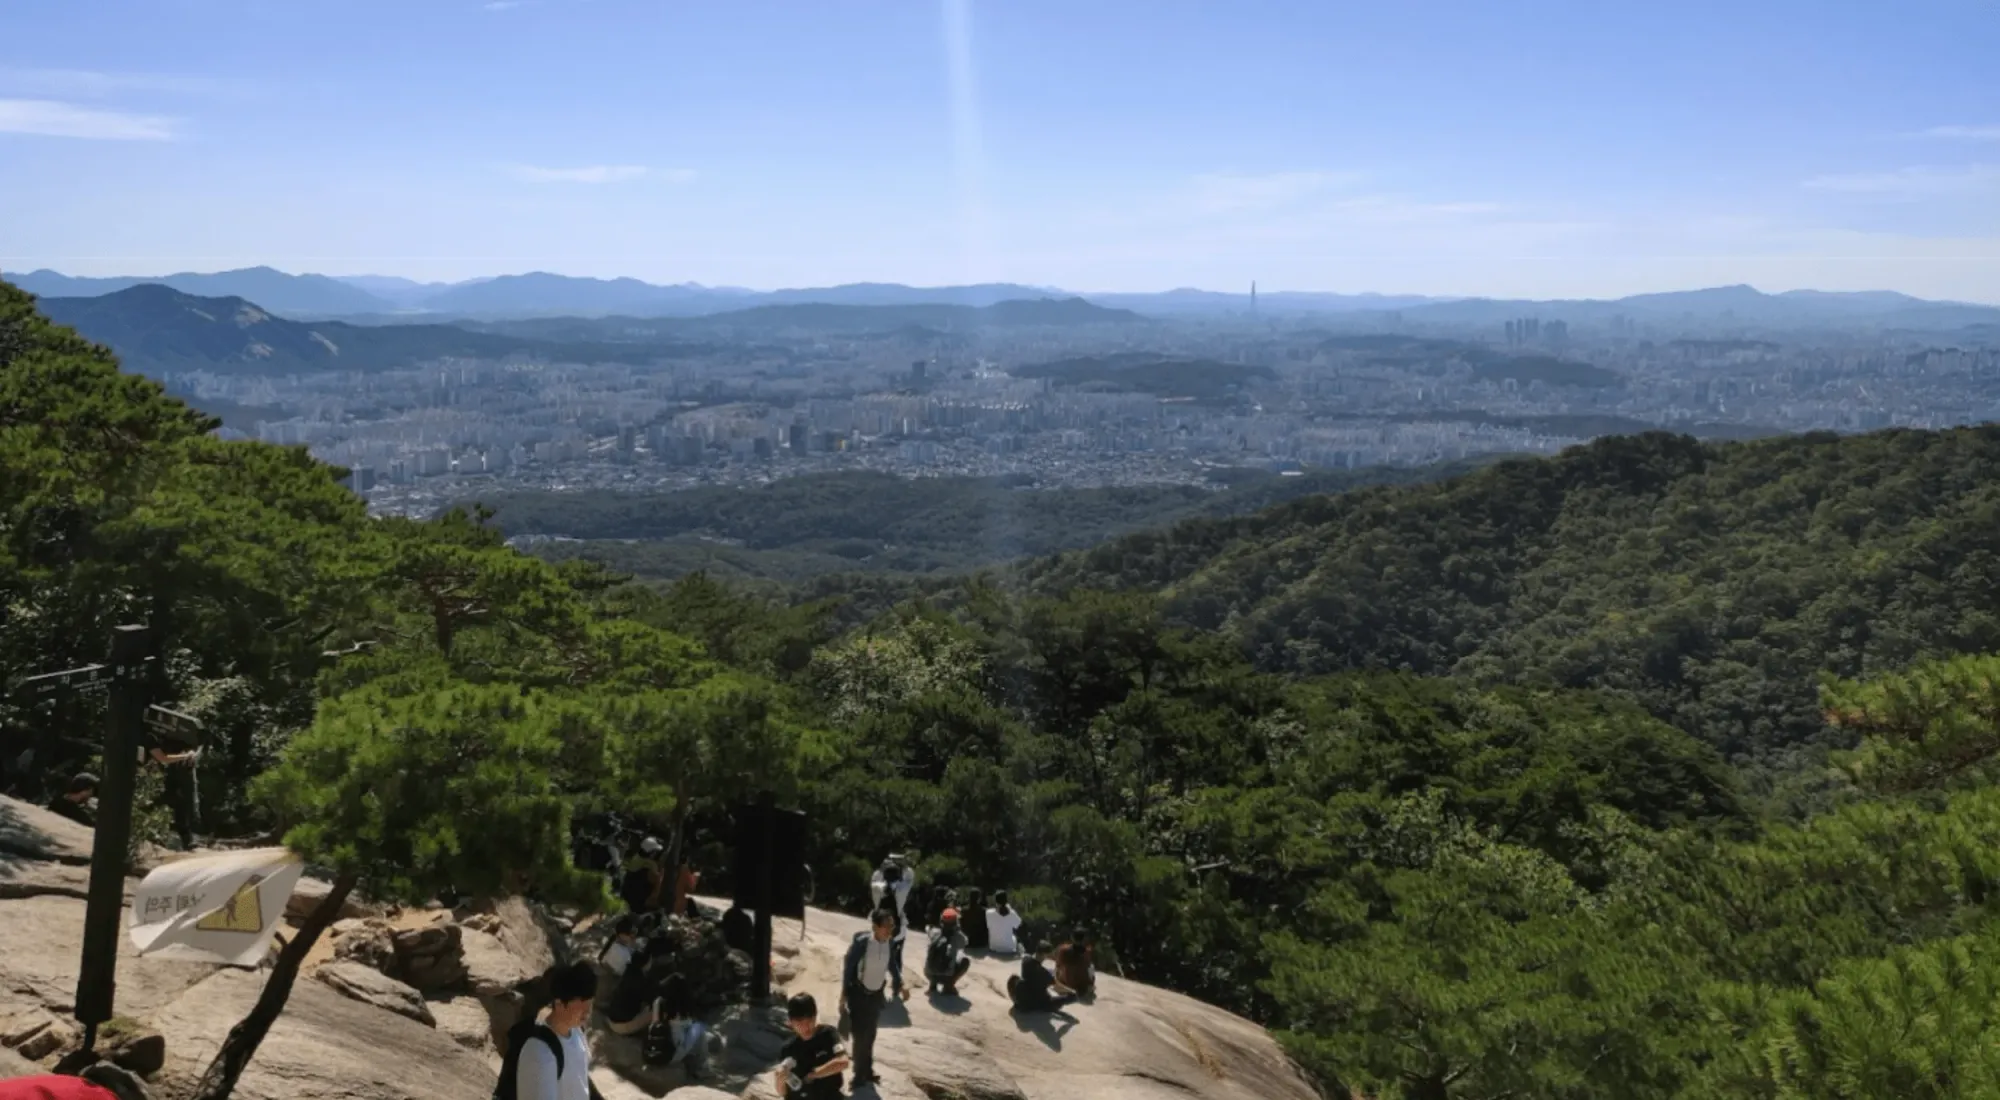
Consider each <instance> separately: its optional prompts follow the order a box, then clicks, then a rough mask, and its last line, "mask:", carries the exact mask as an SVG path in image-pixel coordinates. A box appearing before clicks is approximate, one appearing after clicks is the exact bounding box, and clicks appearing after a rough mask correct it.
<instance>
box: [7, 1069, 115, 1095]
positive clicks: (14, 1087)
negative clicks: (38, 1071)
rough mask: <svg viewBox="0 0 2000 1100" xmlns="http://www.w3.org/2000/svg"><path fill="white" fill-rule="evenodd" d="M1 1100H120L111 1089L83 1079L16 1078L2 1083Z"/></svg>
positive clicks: (48, 1075) (45, 1076)
mask: <svg viewBox="0 0 2000 1100" xmlns="http://www.w3.org/2000/svg"><path fill="white" fill-rule="evenodd" d="M0 1100H118V1097H117V1096H116V1095H115V1094H113V1093H112V1091H111V1090H110V1089H107V1088H105V1087H104V1086H102V1085H93V1084H91V1083H90V1082H88V1081H86V1080H84V1079H83V1078H81V1077H58V1076H56V1075H55V1074H53V1073H50V1074H44V1075H42V1076H40V1077H14V1078H10V1079H8V1080H5V1081H0Z"/></svg>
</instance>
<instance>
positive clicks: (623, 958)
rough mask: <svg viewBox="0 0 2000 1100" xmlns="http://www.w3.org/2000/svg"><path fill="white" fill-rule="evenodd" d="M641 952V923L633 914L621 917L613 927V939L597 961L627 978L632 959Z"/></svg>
mask: <svg viewBox="0 0 2000 1100" xmlns="http://www.w3.org/2000/svg"><path fill="white" fill-rule="evenodd" d="M638 951H639V922H638V921H637V920H636V919H634V918H633V916H632V914H630V913H626V914H624V915H623V916H620V917H619V918H618V919H617V920H616V921H614V922H613V923H612V925H611V939H610V941H609V942H607V943H606V944H605V945H604V951H603V952H602V953H601V954H599V955H598V956H597V961H599V962H601V963H603V964H604V968H605V969H606V970H609V971H611V972H612V973H613V974H616V975H617V976H619V977H621V978H622V977H624V976H625V968H626V967H628V966H631V965H632V958H633V956H634V955H636V954H637V953H638Z"/></svg>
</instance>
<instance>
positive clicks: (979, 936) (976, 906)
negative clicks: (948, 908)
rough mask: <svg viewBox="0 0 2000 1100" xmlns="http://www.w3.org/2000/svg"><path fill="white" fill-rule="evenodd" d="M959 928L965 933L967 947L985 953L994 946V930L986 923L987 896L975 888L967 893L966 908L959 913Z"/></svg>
mask: <svg viewBox="0 0 2000 1100" xmlns="http://www.w3.org/2000/svg"><path fill="white" fill-rule="evenodd" d="M958 923H959V927H960V928H962V929H964V931H965V946H966V947H967V948H968V949H970V950H973V951H985V950H986V949H988V948H989V947H991V946H992V945H993V929H992V926H990V925H988V924H987V923H986V895H985V894H983V893H981V892H980V891H979V888H978V887H976V886H975V887H973V888H972V889H970V890H967V891H966V892H965V908H963V909H960V910H959V911H958Z"/></svg>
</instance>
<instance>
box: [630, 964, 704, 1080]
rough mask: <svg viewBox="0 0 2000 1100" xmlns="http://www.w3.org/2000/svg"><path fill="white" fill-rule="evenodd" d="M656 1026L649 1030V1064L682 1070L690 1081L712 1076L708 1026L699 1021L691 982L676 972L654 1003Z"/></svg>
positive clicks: (647, 1054) (647, 1041) (662, 988)
mask: <svg viewBox="0 0 2000 1100" xmlns="http://www.w3.org/2000/svg"><path fill="white" fill-rule="evenodd" d="M652 1017H653V1024H652V1026H651V1027H649V1028H647V1029H646V1064H647V1065H649V1066H667V1067H673V1066H679V1067H681V1071H682V1072H683V1073H685V1074H687V1079H688V1080H689V1081H695V1082H699V1081H701V1080H703V1079H704V1078H706V1077H707V1076H708V1063H709V1049H708V1044H709V1032H708V1025H706V1024H704V1023H702V1022H701V1021H700V1020H698V1019H696V1018H695V1014H694V998H693V996H692V995H691V993H690V990H689V987H688V981H687V978H686V977H684V976H682V975H681V974H680V973H678V972H676V973H673V974H670V975H668V976H667V980H666V981H665V982H663V983H661V986H660V996H659V999H658V1000H656V1001H654V1002H653V1011H652Z"/></svg>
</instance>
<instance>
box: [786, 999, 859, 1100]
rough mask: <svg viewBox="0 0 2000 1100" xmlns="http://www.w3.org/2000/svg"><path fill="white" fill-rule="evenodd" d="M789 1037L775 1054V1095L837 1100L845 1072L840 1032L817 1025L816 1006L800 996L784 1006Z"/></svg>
mask: <svg viewBox="0 0 2000 1100" xmlns="http://www.w3.org/2000/svg"><path fill="white" fill-rule="evenodd" d="M785 1018H786V1022H787V1023H789V1024H790V1025H791V1029H792V1037H791V1038H790V1039H787V1040H786V1041H785V1045H784V1048H783V1049H782V1050H780V1051H779V1052H778V1054H779V1057H780V1058H782V1059H783V1060H782V1061H780V1062H779V1063H778V1072H777V1084H778V1095H779V1096H781V1097H784V1100H839V1098H840V1077H841V1075H842V1074H844V1073H846V1072H847V1048H846V1047H845V1046H844V1045H843V1044H842V1043H841V1041H840V1032H838V1031H836V1030H835V1029H834V1028H832V1027H830V1026H828V1025H826V1024H822V1023H820V1022H819V1002H817V1001H815V1000H813V996H812V994H810V993H800V994H798V995H796V996H794V997H793V998H792V999H791V1000H789V1001H786V1002H785Z"/></svg>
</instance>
